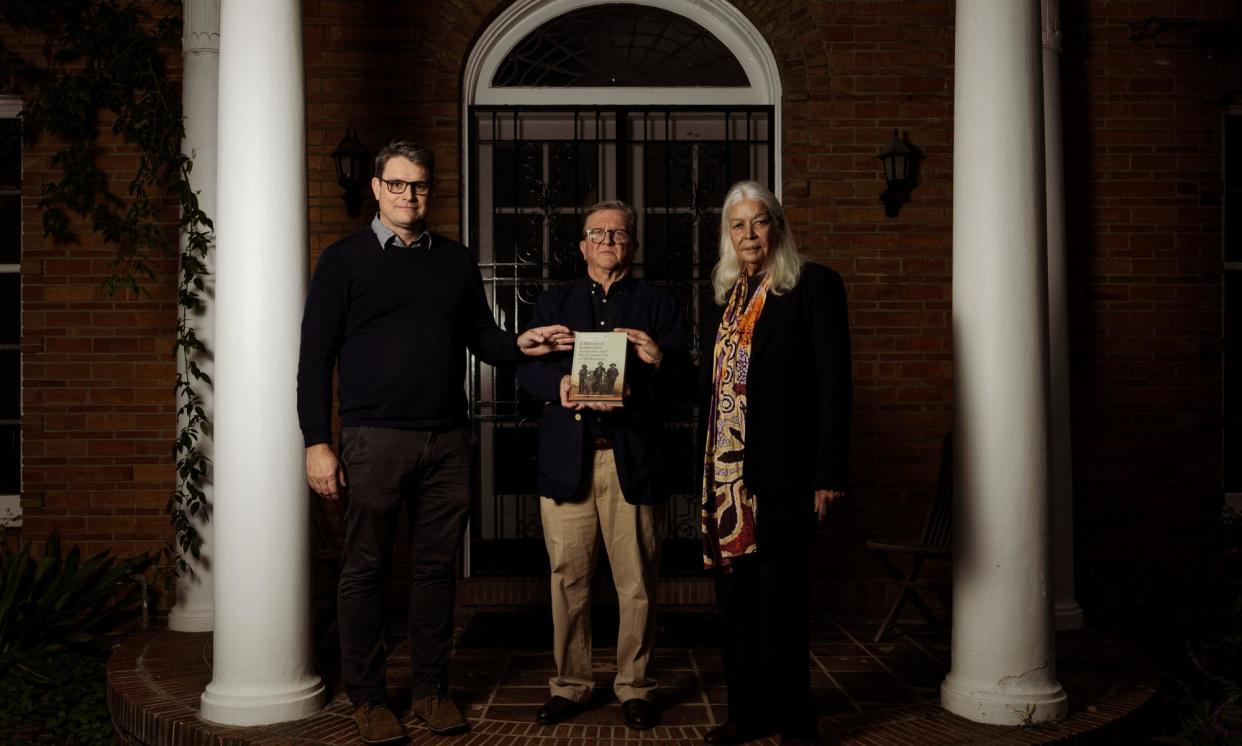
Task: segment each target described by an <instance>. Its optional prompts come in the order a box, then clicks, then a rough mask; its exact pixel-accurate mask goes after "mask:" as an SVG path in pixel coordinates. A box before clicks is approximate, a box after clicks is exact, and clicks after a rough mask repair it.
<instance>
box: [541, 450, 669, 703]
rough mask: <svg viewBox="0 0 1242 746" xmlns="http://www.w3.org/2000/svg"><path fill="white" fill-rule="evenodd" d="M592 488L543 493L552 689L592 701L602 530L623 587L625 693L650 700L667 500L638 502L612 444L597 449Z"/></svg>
mask: <svg viewBox="0 0 1242 746" xmlns="http://www.w3.org/2000/svg"><path fill="white" fill-rule="evenodd" d="M592 461H593V467H594V473H593V477H592V480H591V484H590V488H589V489H587V490H584V493H585V494H583V495H580V496H578V497H576V498H574V499H572V500H563V501H561V502H557V501H555V500H553V499H551V498H547V497H545V498H542V499H541V500H540V501H539V505H540V515H541V517H542V519H543V536H544V543H545V544H546V545H547V548H548V560H549V561H550V563H551V566H552V626H553V629H554V631H553V640H552V655H553V657H554V658H555V659H556V675H555V676H553V677H552V678H551V679H549V680H548V685H549V687H551V689H552V694H554V695H558V696H561V697H565V698H566V699H570V700H573V701H574V702H585V701H587V699H589V698H590V696H591V690H592V689H593V688H594V687H595V678H594V676H593V675H592V673H591V576H592V575H594V574H595V558H596V554H597V551H598V545H599V538H600V536H601V535H602V536H603V539H604V547H605V549H607V551H608V562H609V565H610V566H611V567H612V577H613V581H614V582H615V583H616V587H617V602H618V606H619V607H620V621H619V625H618V629H617V676H616V678H615V679H614V680H613V685H612V689H613V692H614V693H615V694H616V695H617V699H618V700H620V701H622V702H625V701H627V700H630V699H645V700H650V699H651V698H652V696H653V695H654V694H655V687H656V683H655V681H654V680H653V679H651V678H649V677H648V676H647V664H648V663H650V661H651V651H652V650H653V649H654V647H655V610H656V603H655V591H656V578H657V576H658V571H659V546H660V544H659V538H658V536H657V531H658V528H659V524H660V520H661V518H662V517H663V513H664V506H662V505H661V506H654V505H630V504H629V503H627V502H626V501H625V498H624V496H622V494H621V485H620V483H619V482H618V480H617V467H616V463H615V462H614V460H613V453H612V451H611V450H601V451H596V452H595V454H594V456H593V459H592Z"/></svg>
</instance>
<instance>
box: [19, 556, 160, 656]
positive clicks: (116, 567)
mask: <svg viewBox="0 0 1242 746" xmlns="http://www.w3.org/2000/svg"><path fill="white" fill-rule="evenodd" d="M150 564H151V558H150V557H149V556H148V555H147V554H145V553H144V554H141V555H138V556H137V557H132V558H129V559H123V560H119V561H118V560H116V559H115V558H113V557H112V554H111V552H107V551H105V552H101V553H99V554H97V555H95V556H94V557H91V558H90V559H87V560H83V559H82V554H81V551H80V550H79V548H78V547H76V546H75V547H74V548H73V549H71V550H70V551H69V553H68V554H67V555H66V556H65V557H64V558H63V559H62V558H61V552H60V537H59V536H58V535H57V534H56V533H53V534H52V535H51V537H49V538H48V540H47V548H46V550H45V552H44V554H43V556H42V557H38V558H36V557H34V556H33V555H32V551H31V544H30V542H26V543H25V544H23V545H22V547H21V549H19V550H18V551H16V552H10V551H9V550H7V549H5V550H4V551H3V552H2V553H0V672H4V671H5V670H6V669H7V668H9V667H10V666H20V665H21V664H20V661H21V660H22V659H23V658H25V657H27V656H30V655H36V654H42V653H47V652H51V651H55V650H65V649H77V650H83V651H88V652H89V651H96V652H98V651H101V650H106V649H107V647H108V636H109V635H111V634H113V633H115V632H116V631H117V630H119V629H120V628H121V627H122V626H123V625H124V624H125V623H127V622H129V621H131V620H133V619H134V618H135V617H136V616H138V614H139V613H140V612H141V609H142V604H141V601H142V597H141V594H142V590H141V588H140V586H139V585H138V584H136V583H135V582H133V580H132V578H133V576H134V575H136V574H138V573H141V572H142V571H144V570H146V569H147V567H149V566H150Z"/></svg>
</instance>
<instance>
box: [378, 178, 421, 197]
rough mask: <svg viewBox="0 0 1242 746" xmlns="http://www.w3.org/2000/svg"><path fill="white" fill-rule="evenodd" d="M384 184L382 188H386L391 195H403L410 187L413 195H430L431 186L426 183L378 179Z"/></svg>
mask: <svg viewBox="0 0 1242 746" xmlns="http://www.w3.org/2000/svg"><path fill="white" fill-rule="evenodd" d="M380 181H382V182H384V186H386V187H388V191H389V192H392V193H393V194H405V190H406V188H407V187H412V188H413V189H414V193H415V194H417V195H418V196H420V197H422V196H424V195H427V194H431V184H430V183H428V182H426V181H403V180H401V179H380Z"/></svg>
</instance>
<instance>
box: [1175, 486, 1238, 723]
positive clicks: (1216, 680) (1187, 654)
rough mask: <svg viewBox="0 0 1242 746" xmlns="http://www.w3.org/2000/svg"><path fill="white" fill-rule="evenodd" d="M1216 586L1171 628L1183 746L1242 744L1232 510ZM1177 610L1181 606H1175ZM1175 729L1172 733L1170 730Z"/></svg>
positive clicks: (1185, 607) (1235, 532) (1235, 519)
mask: <svg viewBox="0 0 1242 746" xmlns="http://www.w3.org/2000/svg"><path fill="white" fill-rule="evenodd" d="M1221 547H1222V548H1221V551H1220V552H1219V553H1218V554H1217V557H1216V560H1217V564H1216V567H1215V568H1214V569H1215V572H1214V573H1213V574H1212V577H1211V584H1210V585H1209V586H1207V587H1205V588H1202V589H1200V592H1199V593H1198V594H1196V596H1195V597H1194V599H1193V601H1190V602H1188V603H1186V604H1184V605H1182V606H1181V608H1182V609H1183V610H1182V612H1181V613H1180V614H1179V615H1178V616H1177V618H1176V619H1174V620H1169V621H1167V622H1165V624H1166V625H1167V627H1168V631H1167V633H1166V634H1167V635H1168V636H1167V637H1166V638H1165V640H1166V644H1165V645H1164V647H1165V649H1166V650H1169V649H1172V650H1175V651H1176V654H1175V655H1169V656H1168V659H1167V660H1166V661H1164V665H1163V668H1164V669H1165V676H1166V679H1167V680H1168V682H1169V687H1168V688H1169V690H1170V692H1169V699H1170V704H1171V706H1172V707H1173V708H1175V709H1176V713H1177V725H1176V729H1177V730H1176V732H1175V733H1172V734H1171V735H1168V736H1163V737H1160V738H1157V739H1155V740H1156V741H1158V742H1161V743H1169V744H1177V745H1178V746H1242V515H1240V514H1239V513H1237V512H1233V511H1231V512H1227V513H1226V514H1225V516H1224V518H1223V520H1222V524H1221ZM1174 608H1176V607H1174ZM1170 730H1173V729H1172V728H1170Z"/></svg>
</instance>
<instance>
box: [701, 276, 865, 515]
mask: <svg viewBox="0 0 1242 746" xmlns="http://www.w3.org/2000/svg"><path fill="white" fill-rule="evenodd" d="M713 311H714V313H712V314H710V315H709V324H710V325H709V326H707V327H706V328H705V329H704V330H703V331H704V334H703V340H704V345H703V365H702V366H701V371H700V372H701V373H702V377H701V381H700V383H701V400H700V407H699V412H700V428H699V432H702V433H706V432H707V431H706V429H705V426H706V422H707V414H708V411H709V410H710V408H711V396H712V381H711V375H712V370H711V369H712V355H713V349H714V347H715V341H716V330H717V328H718V327H719V326H720V319H721V317H722V316H723V315H724V309H723V308H721V307H718V306H717V307H713ZM746 407H747V408H746V451H745V457H744V460H743V462H742V479H743V481H744V482H745V483H746V487H747V489H749V490H750V491H751V493H752V494H754V495H757V496H764V495H778V494H779V495H788V494H790V493H794V494H797V495H805V494H807V493H808V492H812V491H814V490H844V489H845V486H846V477H847V467H848V465H849V436H850V410H851V407H852V389H851V384H850V331H849V320H848V318H847V316H846V309H845V285H844V283H842V282H841V276H840V275H838V274H837V273H836V272H834V271H833V270H831V269H828V268H827V267H824V266H822V265H819V264H811V263H809V262H808V263H807V264H804V265H803V266H802V274H801V276H800V277H799V279H798V284H797V285H795V286H794V288H793V290H790V291H789V292H788V293H785V294H784V295H773V294H772V293H768V297H767V302H766V303H765V304H764V307H763V314H762V315H760V316H759V321H758V322H757V323H756V325H755V337H754V341H753V342H752V344H751V358H750V372H749V373H748V375H747V380H746Z"/></svg>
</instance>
